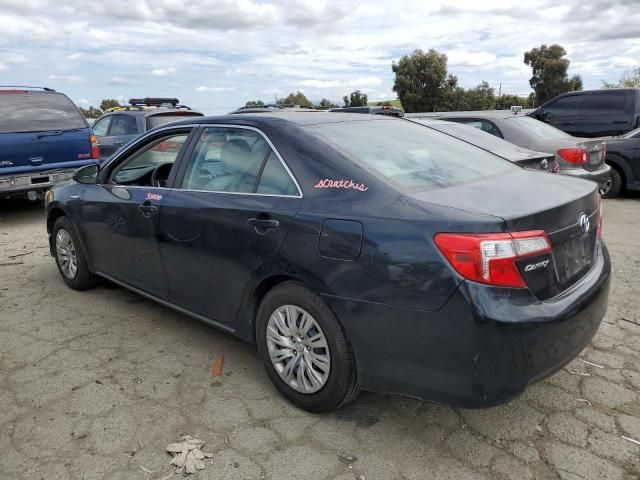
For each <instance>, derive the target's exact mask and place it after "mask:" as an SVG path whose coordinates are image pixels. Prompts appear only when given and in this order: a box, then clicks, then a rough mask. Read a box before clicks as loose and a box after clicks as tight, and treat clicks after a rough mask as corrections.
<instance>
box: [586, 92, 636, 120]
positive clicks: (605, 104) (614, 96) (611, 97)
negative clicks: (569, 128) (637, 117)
mask: <svg viewBox="0 0 640 480" xmlns="http://www.w3.org/2000/svg"><path fill="white" fill-rule="evenodd" d="M628 98H629V97H628V95H627V92H606V91H605V92H597V93H591V94H590V95H589V96H588V97H587V98H586V100H585V102H584V107H583V112H582V113H584V114H585V115H598V114H600V115H624V114H625V112H626V110H627V99H628Z"/></svg>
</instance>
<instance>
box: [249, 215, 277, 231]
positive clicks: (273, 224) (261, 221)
mask: <svg viewBox="0 0 640 480" xmlns="http://www.w3.org/2000/svg"><path fill="white" fill-rule="evenodd" d="M247 223H248V224H249V225H251V226H252V227H255V229H256V232H257V233H260V234H264V233H265V232H264V231H261V230H269V229H272V228H278V227H279V226H280V222H279V221H278V220H273V219H271V218H250V219H249V220H247Z"/></svg>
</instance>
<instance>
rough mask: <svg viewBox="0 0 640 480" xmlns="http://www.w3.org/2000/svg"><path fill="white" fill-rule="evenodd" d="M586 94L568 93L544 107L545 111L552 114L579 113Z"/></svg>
mask: <svg viewBox="0 0 640 480" xmlns="http://www.w3.org/2000/svg"><path fill="white" fill-rule="evenodd" d="M583 98H584V95H582V94H579V95H567V96H566V97H562V98H559V99H558V100H556V101H555V102H553V103H551V104H549V105H547V106H546V107H544V113H550V114H552V115H577V114H578V111H579V110H580V106H581V104H582V99H583Z"/></svg>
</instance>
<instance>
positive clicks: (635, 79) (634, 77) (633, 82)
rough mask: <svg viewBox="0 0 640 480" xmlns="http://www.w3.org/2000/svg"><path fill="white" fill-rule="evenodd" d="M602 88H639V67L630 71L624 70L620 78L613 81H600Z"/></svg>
mask: <svg viewBox="0 0 640 480" xmlns="http://www.w3.org/2000/svg"><path fill="white" fill-rule="evenodd" d="M602 88H640V67H636V68H634V69H633V70H631V72H628V71H627V72H624V74H623V75H622V77H620V80H618V81H617V82H615V83H609V82H605V81H604V80H603V81H602Z"/></svg>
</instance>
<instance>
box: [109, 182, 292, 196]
mask: <svg viewBox="0 0 640 480" xmlns="http://www.w3.org/2000/svg"><path fill="white" fill-rule="evenodd" d="M100 186H101V187H104V188H114V187H118V188H126V189H130V188H134V189H137V190H140V189H142V190H150V189H153V190H168V191H176V192H193V193H223V194H230V195H252V196H260V197H280V198H302V196H299V195H281V194H278V193H255V192H221V191H218V190H193V189H190V188H175V187H171V188H169V187H145V186H142V185H121V184H114V185H109V184H100Z"/></svg>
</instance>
